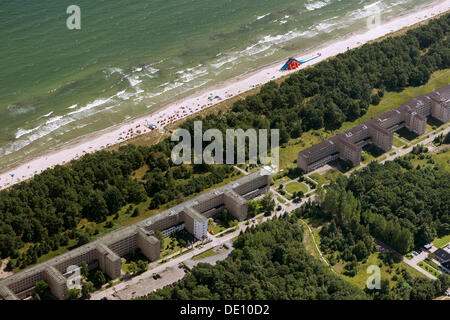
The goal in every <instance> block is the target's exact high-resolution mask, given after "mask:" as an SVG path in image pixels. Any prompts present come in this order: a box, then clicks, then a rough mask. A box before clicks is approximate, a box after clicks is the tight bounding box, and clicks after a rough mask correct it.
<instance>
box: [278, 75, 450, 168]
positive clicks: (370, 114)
mask: <svg viewBox="0 0 450 320" xmlns="http://www.w3.org/2000/svg"><path fill="white" fill-rule="evenodd" d="M449 82H450V69H445V70H440V71H436V72H435V73H433V74H432V75H431V77H430V80H429V81H428V82H427V83H426V84H425V85H423V86H420V87H409V88H406V89H404V90H403V91H402V92H386V93H385V95H384V97H383V99H381V102H380V104H379V105H378V106H374V105H370V106H369V109H368V111H367V113H366V114H365V115H363V116H362V117H361V118H359V119H357V120H355V121H353V122H344V123H343V124H342V126H341V127H340V128H339V129H337V130H335V131H325V129H320V130H311V131H308V132H304V133H303V134H302V136H301V137H300V138H297V139H291V140H290V141H289V142H288V143H287V144H286V145H285V146H282V147H281V148H280V169H286V168H294V167H295V166H296V164H295V162H294V161H295V160H297V154H298V152H299V151H301V150H304V149H306V148H309V147H311V146H312V145H314V144H317V143H319V142H321V141H323V140H325V139H328V138H330V137H332V136H334V135H336V134H337V133H340V132H343V131H345V130H348V129H351V128H353V127H354V126H356V125H359V124H362V123H364V122H366V121H368V120H370V119H372V118H374V117H377V116H379V115H381V114H383V113H385V112H387V111H389V110H392V109H396V108H398V107H400V106H401V105H402V104H403V103H405V102H408V101H410V100H412V99H413V98H416V97H418V96H421V95H424V94H428V93H430V92H432V91H434V90H436V89H438V88H441V87H443V86H445V85H447V84H448V83H449ZM405 131H406V132H405V134H406V135H408V133H409V137H410V138H412V139H415V138H416V137H417V136H411V134H410V132H409V131H408V130H406V129H405ZM412 139H407V140H412Z"/></svg>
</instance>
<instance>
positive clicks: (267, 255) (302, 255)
mask: <svg viewBox="0 0 450 320" xmlns="http://www.w3.org/2000/svg"><path fill="white" fill-rule="evenodd" d="M296 221H297V219H296V217H295V216H292V218H288V217H287V216H286V217H284V218H280V219H278V218H274V219H273V220H271V221H270V222H266V223H263V224H262V225H258V226H256V227H251V228H249V229H248V231H246V232H245V233H242V234H241V235H240V236H239V237H238V238H237V240H236V242H234V244H233V246H234V250H233V251H232V253H231V255H230V256H229V257H227V258H226V259H225V260H223V261H219V262H218V263H217V265H216V266H212V265H210V264H206V263H199V264H198V265H197V266H196V267H194V268H193V269H192V271H191V272H190V273H189V274H188V275H186V277H185V278H184V279H183V280H182V281H181V282H179V283H177V284H174V285H173V287H170V286H166V287H164V288H162V289H159V290H157V291H155V292H153V293H151V294H150V295H148V296H146V297H145V299H150V300H154V299H181V300H187V299H194V300H196V299H212V300H217V299H225V300H229V299H235V300H242V299H271V300H278V299H286V300H289V299H293V300H299V299H306V300H314V299H320V300H326V299H331V300H342V299H367V298H368V296H367V295H366V294H365V293H364V292H362V291H361V290H360V289H358V288H356V287H354V286H353V285H350V284H349V283H347V282H346V281H344V280H343V279H341V278H340V277H339V276H338V275H336V274H334V273H332V272H331V271H330V270H329V269H328V268H327V267H326V266H325V265H323V264H322V263H321V262H320V261H318V260H316V259H315V258H313V257H312V256H311V255H310V254H309V253H308V252H307V251H306V249H305V247H304V246H303V244H302V239H303V229H302V227H301V226H300V225H299V224H298V223H297V222H296Z"/></svg>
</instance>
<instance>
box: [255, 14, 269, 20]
mask: <svg viewBox="0 0 450 320" xmlns="http://www.w3.org/2000/svg"><path fill="white" fill-rule="evenodd" d="M269 14H270V13H266V14H263V15H262V16H259V17H256V20H261V19H264V18H265V17H267V16H268V15H269Z"/></svg>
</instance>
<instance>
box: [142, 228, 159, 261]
mask: <svg viewBox="0 0 450 320" xmlns="http://www.w3.org/2000/svg"><path fill="white" fill-rule="evenodd" d="M137 247H138V248H140V249H141V251H142V253H143V254H144V255H145V256H146V257H147V258H148V259H149V260H150V261H154V260H158V259H159V252H160V242H159V240H158V239H157V238H155V237H154V236H153V233H152V232H149V231H146V230H145V229H143V228H138V234H137Z"/></svg>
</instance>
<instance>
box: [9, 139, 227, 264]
mask: <svg viewBox="0 0 450 320" xmlns="http://www.w3.org/2000/svg"><path fill="white" fill-rule="evenodd" d="M162 146H164V144H160V145H156V146H151V147H135V146H134V145H128V146H125V147H121V148H120V149H119V151H117V152H105V151H100V152H96V153H94V154H89V155H86V156H84V157H83V158H81V159H80V160H78V161H73V162H72V163H71V164H70V165H68V166H56V167H55V168H54V169H49V170H46V171H45V172H43V173H42V174H40V175H37V176H36V177H35V178H34V179H32V180H31V181H29V182H23V183H20V184H18V185H16V186H13V187H12V188H10V189H8V190H3V191H1V192H0V218H1V219H0V256H1V257H2V258H5V257H8V256H9V257H11V258H17V259H16V260H10V263H11V264H10V267H11V268H24V267H26V266H28V265H30V264H34V263H36V262H37V259H38V258H39V257H40V256H42V255H44V254H46V253H48V252H50V251H52V250H57V249H58V248H59V247H60V246H66V245H67V244H68V242H69V240H70V239H75V240H76V246H79V245H83V244H85V243H87V242H89V241H90V235H89V234H88V233H87V232H84V231H81V230H78V229H77V226H78V224H79V223H80V221H81V219H87V220H88V221H95V222H103V221H105V220H106V218H107V217H108V216H111V215H115V214H117V212H118V211H119V210H120V209H121V208H122V207H123V206H125V205H126V204H139V203H142V202H144V201H146V200H147V199H148V198H149V197H151V201H150V205H149V209H154V208H158V207H159V206H161V205H163V204H166V203H168V202H170V201H172V200H175V201H177V202H182V201H183V199H184V197H188V196H190V195H193V194H195V193H199V192H201V191H203V190H204V189H205V188H209V187H211V186H213V185H215V184H218V183H221V182H222V181H223V180H224V179H226V178H228V177H230V176H231V175H232V174H234V171H235V170H234V169H233V167H232V166H228V165H220V166H208V165H194V166H192V167H187V166H184V165H181V166H174V165H173V163H172V162H171V161H170V158H169V155H170V152H169V151H168V150H170V149H163V148H161V147H162ZM145 165H147V166H148V170H147V173H146V174H144V176H143V177H142V179H141V180H140V181H138V180H137V179H135V178H134V177H133V176H132V172H133V171H134V170H137V169H139V168H142V167H143V166H145ZM135 215H138V214H133V216H135ZM29 242H31V243H33V244H32V245H30V246H29V247H28V248H27V250H26V251H25V252H22V253H19V252H18V250H19V249H20V248H21V247H22V246H23V245H24V243H29Z"/></svg>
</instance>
